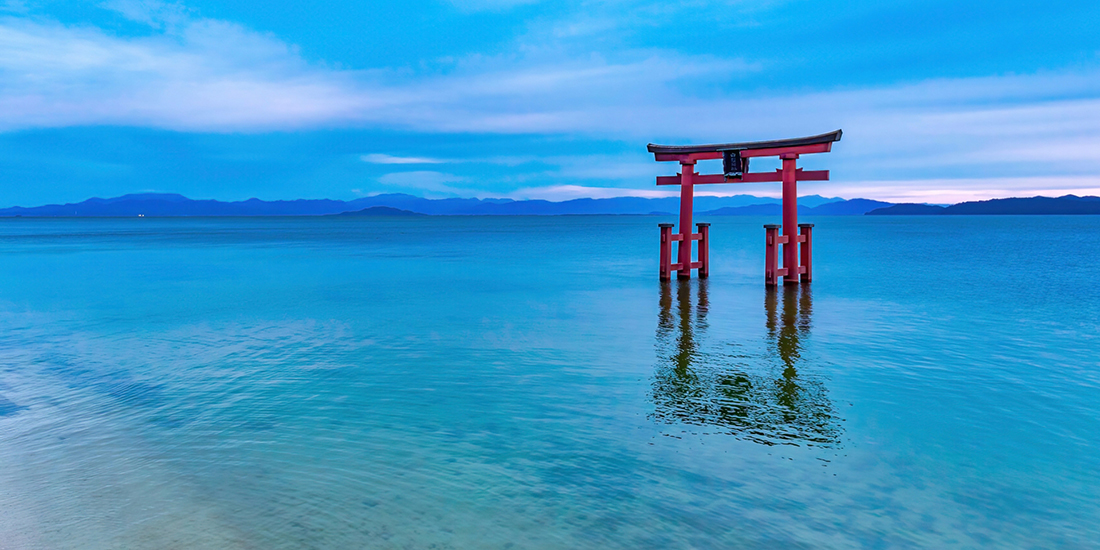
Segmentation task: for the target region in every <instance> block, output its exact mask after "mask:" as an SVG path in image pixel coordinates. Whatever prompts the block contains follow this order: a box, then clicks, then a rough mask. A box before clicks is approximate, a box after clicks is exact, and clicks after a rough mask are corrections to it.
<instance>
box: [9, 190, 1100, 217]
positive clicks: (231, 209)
mask: <svg viewBox="0 0 1100 550" xmlns="http://www.w3.org/2000/svg"><path fill="white" fill-rule="evenodd" d="M798 202H799V205H798V212H799V214H800V215H808V216H859V215H862V214H869V215H874V216H882V215H942V214H971V215H974V214H1100V198H1098V197H1078V196H1075V195H1066V196H1064V197H1058V198H1050V197H1032V198H1015V199H994V200H989V201H976V202H964V203H959V204H956V205H952V206H946V207H944V206H937V205H929V204H892V203H888V202H881V201H874V200H869V199H851V200H844V199H840V198H826V197H821V196H818V195H810V196H806V197H799V199H798ZM694 206H695V212H696V213H698V214H700V215H709V216H778V215H780V212H781V201H780V200H779V199H773V198H770V197H755V196H752V195H736V196H733V197H696V198H695V204H694ZM679 210H680V199H679V198H676V197H667V198H658V199H646V198H641V197H616V198H609V199H574V200H568V201H561V202H551V201H545V200H512V199H425V198H421V197H414V196H412V195H405V194H400V193H393V194H386V195H376V196H373V197H364V198H361V199H355V200H351V201H337V200H328V199H309V200H307V199H299V200H292V201H262V200H259V199H248V200H246V201H235V202H222V201H216V200H193V199H189V198H187V197H184V196H183V195H175V194H163V193H144V194H135V195H124V196H121V197H115V198H111V199H99V198H94V199H88V200H86V201H83V202H79V203H73V204H51V205H46V206H35V207H30V208H24V207H20V206H15V207H11V208H0V216H3V217H12V216H24V217H135V216H147V217H181V216H324V215H336V214H347V215H353V213H354V215H361V216H399V215H415V214H428V215H488V216H509V215H511V216H515V215H530V216H546V215H581V214H665V215H671V214H673V213H676V212H679Z"/></svg>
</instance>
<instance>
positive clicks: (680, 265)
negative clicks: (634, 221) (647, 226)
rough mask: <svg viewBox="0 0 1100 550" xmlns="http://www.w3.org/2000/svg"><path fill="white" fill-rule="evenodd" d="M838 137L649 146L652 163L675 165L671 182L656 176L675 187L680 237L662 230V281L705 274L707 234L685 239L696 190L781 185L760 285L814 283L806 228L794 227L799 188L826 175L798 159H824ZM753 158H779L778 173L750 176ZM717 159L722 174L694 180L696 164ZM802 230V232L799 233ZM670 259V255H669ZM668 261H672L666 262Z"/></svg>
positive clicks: (836, 134)
mask: <svg viewBox="0 0 1100 550" xmlns="http://www.w3.org/2000/svg"><path fill="white" fill-rule="evenodd" d="M841 135H842V132H841V131H840V130H837V131H835V132H830V133H828V134H821V135H817V136H810V137H804V138H794V139H781V140H773V141H753V142H744V143H724V144H715V145H653V144H650V145H649V147H648V149H649V152H650V153H653V156H654V158H655V159H656V160H657V161H674V162H679V163H680V167H681V170H680V173H679V174H677V175H675V176H658V177H657V185H679V186H680V232H679V233H677V234H675V235H673V234H672V233H671V231H672V229H671V227H668V228H667V233H666V228H665V227H664V225H665V224H662V229H661V246H662V249H661V251H662V252H661V253H662V256H661V278H662V279H664V278H666V277H667V278H671V276H672V271H676V276H677V277H678V278H681V279H687V278H690V277H691V270H692V269H699V276H700V277H706V276H707V274H708V273H709V263H710V257H709V251H708V250H707V249H708V247H707V246H706V244H705V243H707V241H708V240H709V230H705V229H704V228H703V226H702V224H700V228H699V233H694V234H693V233H690V230H691V229H690V228H691V213H692V206H693V204H692V203H693V198H694V188H695V186H696V185H702V184H714V183H761V182H782V184H783V220H782V221H783V224H782V230H783V234H782V235H780V234H779V231H778V228H779V226H775V227H771V226H765V228H766V229H767V233H766V239H767V245H766V251H765V265H764V281H765V283H766V284H768V285H775V284H778V283H779V280H778V279H779V277H783V283H784V284H797V283H799V282H809V281H810V280H811V279H812V278H813V269H812V267H811V259H812V255H811V246H812V244H811V241H810V239H811V228H812V227H813V225H811V224H801V225H800V224H799V223H798V182H799V181H827V180H828V179H829V171H828V170H813V171H805V170H802V169H800V168H798V158H799V156H800V155H807V154H812V153H828V152H829V151H831V150H832V146H833V143H834V142H837V141H840V137H841ZM753 157H779V158H780V159H781V160H782V161H783V167H782V168H781V169H779V170H776V171H775V172H774V173H771V172H749V159H751V158H753ZM716 159H722V161H723V168H724V170H723V173H722V174H696V173H695V163H696V162H698V161H700V160H716ZM800 229H801V231H800ZM693 240H698V241H699V261H698V262H692V261H691V248H692V247H691V241H693ZM672 241H679V242H680V245H679V249H678V253H677V260H678V261H677V262H676V263H675V264H669V265H667V267H666V261H665V255H664V254H665V248H664V247H665V246H668V247H671V244H672ZM780 244H782V245H783V253H782V258H783V267H782V268H779V267H778V265H777V263H778V259H779V254H778V250H776V247H778V245H780ZM668 254H669V256H668V257H669V258H671V251H670V252H669V253H668ZM669 261H671V260H669Z"/></svg>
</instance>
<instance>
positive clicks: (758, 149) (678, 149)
mask: <svg viewBox="0 0 1100 550" xmlns="http://www.w3.org/2000/svg"><path fill="white" fill-rule="evenodd" d="M843 133H844V132H843V131H842V130H837V131H835V132H829V133H827V134H819V135H816V136H808V137H801V138H791V139H773V140H768V141H746V142H742V143H715V144H711V145H656V144H653V143H650V144H649V145H647V146H646V148H647V149H648V150H649V152H650V153H653V155H654V156H655V157H656V160H658V161H677V160H707V159H718V158H722V156H723V153H725V152H726V151H741V156H742V157H744V158H749V157H769V156H777V155H781V154H783V153H788V152H792V153H796V154H797V153H805V154H808V153H828V152H829V151H831V150H832V147H833V142H835V141H840V137H841V135H843ZM779 149H783V151H778V150H779ZM795 149H802V151H795ZM689 156H690V157H689ZM685 157H689V158H685Z"/></svg>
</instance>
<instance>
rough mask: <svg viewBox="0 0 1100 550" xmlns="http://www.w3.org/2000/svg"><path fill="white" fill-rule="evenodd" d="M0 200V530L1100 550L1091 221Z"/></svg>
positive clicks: (248, 542) (191, 537) (109, 539)
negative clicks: (662, 230) (132, 214)
mask: <svg viewBox="0 0 1100 550" xmlns="http://www.w3.org/2000/svg"><path fill="white" fill-rule="evenodd" d="M659 221H671V220H665V219H662V218H658V217H632V216H624V217H535V218H525V217H524V218H512V217H508V218H496V217H489V218H480V217H470V218H466V217H428V218H415V219H310V218H294V219H290V218H283V219H105V220H92V219H86V220H34V219H2V220H0V548H5V549H7V548H20V549H21V548H82V549H83V548H92V549H95V548H158V549H159V548H263V549H269V548H270V549H279V548H517V549H518V548H780V547H782V548H800V547H804V548H906V547H912V548H918V547H921V548H931V547H940V548H977V547H1001V548H1010V547H1021V548H1059V547H1060V548H1096V547H1097V545H1098V543H1097V541H1098V540H1100V402H1098V399H1100V353H1098V352H1097V349H1098V347H1100V328H1098V324H1097V319H1098V317H1100V284H1097V281H1096V277H1097V263H1096V260H1097V251H1100V217H1090V216H1079V217H962V216H960V217H934V218H933V217H915V218H906V217H897V218H894V217H874V218H871V217H867V218H864V217H852V218H841V217H834V218H820V219H817V220H809V221H814V222H816V223H817V224H818V225H817V227H816V228H815V241H816V242H815V253H816V258H815V260H816V261H815V275H816V280H815V281H814V283H813V284H812V285H811V286H810V287H808V288H807V287H803V288H794V289H779V290H776V291H772V292H769V291H767V290H766V289H765V287H764V285H763V229H762V228H761V224H762V223H766V222H770V221H773V220H766V219H756V218H744V217H733V218H716V219H712V220H710V221H712V222H713V226H712V228H711V234H712V239H713V244H712V251H711V254H712V258H713V259H712V261H713V267H712V275H711V277H710V279H709V280H707V281H704V282H701V281H699V280H697V279H693V280H692V281H691V282H689V283H686V284H681V283H678V282H676V281H674V282H672V283H671V284H665V285H662V284H661V283H660V282H659V281H658V280H657V235H658V233H657V223H658V222H659Z"/></svg>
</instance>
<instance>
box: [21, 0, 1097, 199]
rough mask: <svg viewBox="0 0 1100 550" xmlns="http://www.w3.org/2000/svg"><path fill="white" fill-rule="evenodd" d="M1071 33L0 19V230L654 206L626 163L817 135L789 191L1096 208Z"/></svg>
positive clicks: (814, 25) (869, 8)
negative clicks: (527, 204)
mask: <svg viewBox="0 0 1100 550" xmlns="http://www.w3.org/2000/svg"><path fill="white" fill-rule="evenodd" d="M1096 28H1100V3H1098V2H1095V1H1081V2H1048V3H1045V4H1042V5H1041V6H1037V5H1035V4H1034V3H1030V2H1029V3H1025V2H1018V1H1015V0H1001V1H988V2H986V1H983V2H960V1H957V0H956V1H939V0H929V1H922V2H916V1H905V0H901V1H895V2H874V1H867V2H862V1H856V2H820V1H816V2H815V1H793V0H792V1H784V0H758V1H753V2H740V1H731V0H727V1H704V0H691V1H684V2H652V1H648V0H641V1H637V2H621V1H615V0H609V1H568V0H564V1H563V0H558V1H553V2H540V1H538V0H474V1H471V2H459V1H453V2H452V1H446V0H439V1H421V2H414V1H406V2H370V1H356V2H347V1H340V0H333V1H330V2H323V3H315V4H310V5H308V7H301V6H295V5H291V4H290V3H280V2H260V1H251V0H228V1H219V2H215V1H213V0H196V1H188V2H183V3H171V2H160V1H155V0H150V1H137V0H107V1H89V2H83V1H79V0H68V1H63V2H62V1H53V0H0V206H9V205H16V204H19V205H35V204H43V203H50V202H70V201H79V200H83V199H85V198H88V197H91V196H101V197H105V196H115V195H121V194H125V193H133V192H150V191H155V192H176V193H183V194H185V195H188V196H191V197H194V198H216V199H223V200H239V199H246V198H250V197H259V198H263V199H283V198H299V197H301V198H336V199H351V198H356V197H359V196H364V195H369V194H376V193H381V192H405V193H412V194H416V195H421V196H429V197H443V196H478V197H513V198H547V199H551V200H564V199H569V198H575V197H579V196H592V197H604V196H620V195H634V196H658V195H660V194H662V193H671V192H673V191H671V190H668V189H666V188H662V189H657V188H656V186H655V185H654V179H653V178H654V176H656V175H661V174H672V173H674V172H675V167H673V166H671V165H668V164H664V163H661V164H659V163H656V162H654V161H653V159H652V156H649V155H647V154H646V152H645V144H646V143H648V142H657V143H675V144H680V143H701V142H715V141H740V140H755V139H772V138H781V137H794V136H801V135H810V134H816V133H821V132H826V131H831V130H834V129H836V128H843V129H844V131H845V136H844V140H843V141H842V142H841V143H839V144H838V145H837V146H836V147H835V148H834V152H833V153H831V154H828V155H815V156H811V157H804V159H805V160H804V164H805V165H806V166H807V167H808V168H827V169H830V170H831V171H832V175H833V180H832V181H830V182H814V183H809V182H808V183H805V184H803V185H802V187H801V191H802V192H803V193H805V194H810V193H817V194H822V195H828V196H843V197H848V198H851V197H857V196H858V197H867V198H877V199H883V200H891V201H916V202H925V201H928V202H941V203H946V202H958V201H961V200H971V199H980V198H990V197H1003V196H1029V195H1035V194H1044V195H1061V194H1065V193H1076V194H1096V195H1100V32H1097V31H1096ZM703 168H704V169H706V168H707V167H703ZM715 169H716V168H715ZM711 189H713V191H712V192H714V193H718V194H739V193H751V194H756V195H772V196H775V195H777V194H778V191H779V190H778V188H777V186H775V185H774V184H755V185H727V186H715V187H714V188H711Z"/></svg>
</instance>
